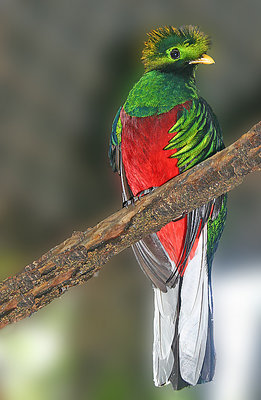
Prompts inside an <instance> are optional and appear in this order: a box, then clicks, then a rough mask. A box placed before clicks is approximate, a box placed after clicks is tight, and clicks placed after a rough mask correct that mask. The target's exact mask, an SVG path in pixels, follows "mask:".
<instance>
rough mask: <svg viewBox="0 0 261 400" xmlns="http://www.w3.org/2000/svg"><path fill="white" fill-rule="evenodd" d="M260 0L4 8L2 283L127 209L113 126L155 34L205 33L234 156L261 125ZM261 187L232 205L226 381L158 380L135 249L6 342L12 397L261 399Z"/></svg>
mask: <svg viewBox="0 0 261 400" xmlns="http://www.w3.org/2000/svg"><path fill="white" fill-rule="evenodd" d="M260 13H261V3H260V1H258V0H248V1H243V0H241V1H240V0H237V1H235V0H232V1H227V0H226V1H224V0H220V1H206V0H197V1H186V0H183V1H182V2H179V1H175V0H173V1H166V0H161V1H159V0H158V1H154V0H150V1H146V0H139V1H135V0H132V1H129V0H127V1H121V0H85V1H84V0H74V1H73V2H71V1H68V0H45V1H35V0H27V1H26V0H8V1H5V0H2V1H1V3H0V187H1V195H0V277H1V279H4V278H6V277H7V276H9V275H12V274H15V273H16V272H18V271H20V270H21V269H22V268H23V267H24V266H25V265H26V264H28V263H30V262H31V261H33V260H34V259H36V258H38V257H39V256H40V255H41V254H43V253H44V252H45V251H46V250H48V249H49V248H50V247H53V246H54V245H55V244H57V243H59V242H61V241H62V240H64V239H65V238H66V237H67V236H69V235H70V234H71V233H72V231H73V230H84V229H85V228H87V227H88V226H92V225H94V224H96V223H97V222H99V221H100V220H102V219H103V218H104V217H106V216H107V215H109V214H110V213H112V212H114V211H116V210H117V209H119V208H120V207H121V195H120V189H119V182H118V177H117V176H113V174H112V172H111V170H110V166H109V163H108V159H107V150H108V140H109V135H110V127H111V123H112V121H113V118H114V115H115V113H116V112H117V110H118V108H119V106H120V105H121V104H122V103H123V102H124V100H125V97H126V95H127V93H128V91H129V90H130V88H131V87H132V85H133V84H134V82H135V81H137V80H138V79H139V76H140V74H141V73H142V66H141V63H140V61H139V59H140V52H141V48H142V44H143V41H144V39H145V33H146V32H147V31H149V30H150V29H152V28H155V27H158V26H161V25H168V24H171V25H174V26H180V25H182V24H194V25H199V26H200V27H201V28H202V30H203V31H204V32H206V33H209V34H210V35H211V36H212V40H213V46H212V51H211V52H210V54H211V56H213V58H214V59H215V60H216V64H215V65H214V66H211V67H205V66H202V67H201V68H199V71H198V84H199V86H200V88H201V94H202V96H203V97H205V98H206V99H207V100H208V102H209V103H210V104H211V105H212V107H213V108H214V110H215V112H216V114H217V116H218V118H219V120H220V123H221V125H222V128H223V132H224V141H225V143H226V145H229V144H230V143H232V142H233V141H235V140H236V139H237V138H238V137H239V136H240V135H241V134H243V133H244V132H246V131H247V130H248V129H249V128H250V127H251V126H252V125H253V124H254V123H256V122H258V121H259V120H260V119H261V118H260V117H261V115H260V114H261V113H260V93H261V75H260V67H261V52H260V35H261V25H260ZM260 226H261V186H260V175H258V174H252V176H250V177H249V178H248V179H247V180H246V182H245V183H243V184H242V185H241V186H240V187H239V188H237V189H235V190H234V191H233V192H231V193H230V195H229V215H228V219H227V224H226V229H225V232H224V235H223V238H222V240H221V243H220V246H219V250H218V252H217V254H216V258H215V262H214V291H215V326H216V347H217V357H218V359H217V373H216V377H215V380H214V382H213V383H211V384H208V385H203V386H201V387H199V388H191V389H185V390H183V391H181V392H179V393H174V392H173V391H172V389H171V388H170V387H165V388H154V386H153V382H152V356H151V349H152V317H153V310H152V308H153V306H152V290H151V287H150V283H149V282H148V281H147V280H146V278H145V277H144V276H143V274H142V272H141V271H140V270H139V268H138V266H137V264H136V262H135V260H134V257H133V256H132V253H131V251H130V250H127V251H125V252H124V253H122V254H120V255H119V256H117V257H114V258H113V259H112V260H111V262H109V263H108V264H107V265H106V266H105V267H104V268H103V269H102V271H101V272H100V273H99V276H98V277H97V278H93V279H91V281H90V282H88V283H87V284H85V285H83V286H82V287H77V288H75V289H72V290H71V291H69V292H68V293H67V294H65V295H64V296H62V298H60V299H59V300H56V301H54V302H53V303H52V304H51V305H49V306H48V307H46V308H45V309H43V310H41V311H40V312H39V313H37V314H35V315H33V316H32V317H31V318H30V319H27V320H24V321H21V322H19V323H17V324H15V325H12V326H9V327H7V328H5V329H4V330H2V331H1V332H0V400H25V399H26V400H33V399H34V400H46V399H48V400H54V399H55V400H56V399H57V400H60V399H64V400H67V399H68V400H71V399H77V400H78V399H79V400H82V399H88V400H89V399H90V400H107V399H108V400H109V399H114V400H118V399H121V400H122V399H124V400H129V399H134V398H135V399H143V400H147V399H151V400H160V399H162V400H169V399H174V398H175V399H177V400H197V399H205V400H208V399H212V400H221V399H222V400H245V399H247V400H252V399H253V400H259V399H260V398H261V384H260V382H261V361H260V359H261V345H260V340H259V338H260V334H261V299H260V296H261V295H260V287H261V270H260V266H261V261H260V260H261V250H260V247H261V246H260V236H261V228H260Z"/></svg>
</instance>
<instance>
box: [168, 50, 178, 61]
mask: <svg viewBox="0 0 261 400" xmlns="http://www.w3.org/2000/svg"><path fill="white" fill-rule="evenodd" d="M170 57H171V58H173V60H177V58H179V57H180V52H179V50H178V49H172V50H171V52H170Z"/></svg>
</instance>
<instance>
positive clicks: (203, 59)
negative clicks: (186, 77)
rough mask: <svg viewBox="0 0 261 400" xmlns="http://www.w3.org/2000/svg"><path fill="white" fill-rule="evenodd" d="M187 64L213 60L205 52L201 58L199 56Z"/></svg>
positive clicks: (211, 61)
mask: <svg viewBox="0 0 261 400" xmlns="http://www.w3.org/2000/svg"><path fill="white" fill-rule="evenodd" d="M189 64H215V61H214V60H213V58H212V57H210V56H208V55H207V54H203V56H202V57H201V58H199V59H198V60H194V61H190V62H189Z"/></svg>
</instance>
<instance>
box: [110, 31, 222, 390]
mask: <svg viewBox="0 0 261 400" xmlns="http://www.w3.org/2000/svg"><path fill="white" fill-rule="evenodd" d="M209 46H210V39H209V37H208V36H207V35H205V34H204V33H202V32H201V31H200V30H199V28H198V27H194V26H183V27H181V28H179V29H177V28H174V27H172V26H167V27H163V28H159V29H156V30H153V31H152V32H150V33H149V34H148V40H147V42H146V43H145V47H144V49H143V54H142V61H143V63H144V66H145V73H144V75H142V77H141V78H140V80H139V81H138V82H137V83H136V84H135V85H134V87H133V88H132V89H131V91H130V93H129V94H128V97H127V100H126V102H125V103H124V105H123V106H122V107H121V108H120V109H119V111H118V113H117V115H116V117H115V120H114V122H113V128H112V134H111V141H110V150H109V156H110V162H111V165H112V168H113V170H114V171H118V173H119V174H120V177H121V182H122V191H123V202H124V205H128V204H130V203H131V202H132V201H133V199H134V198H135V197H137V196H142V195H145V194H147V193H149V192H150V191H151V190H153V188H155V187H158V186H161V185H162V184H164V183H165V182H167V181H168V180H169V179H171V178H173V177H174V176H176V175H178V174H180V173H182V172H183V171H186V170H187V169H189V168H191V167H193V166H194V165H196V164H197V163H200V162H201V161H203V160H204V159H206V158H207V157H210V156H212V155H213V154H214V153H216V152H217V151H220V150H222V149H223V148H224V144H223V141H222V133H221V130H220V127H219V124H218V121H217V118H216V116H215V114H214V113H213V111H212V109H211V107H210V106H209V105H208V103H207V102H206V101H205V100H204V99H203V98H202V97H200V96H199V92H198V89H197V87H196V83H195V70H196V67H197V65H198V64H213V63H214V60H213V59H212V58H211V57H210V56H208V55H207V54H206V52H207V51H208V49H209ZM225 219H226V196H221V197H219V198H216V199H215V200H213V201H211V202H209V203H208V204H206V205H204V206H202V207H200V208H198V209H196V210H194V211H192V212H190V213H189V214H187V215H186V216H185V217H183V218H181V219H179V220H175V221H173V222H170V223H168V224H167V225H166V226H164V227H163V228H162V229H160V230H159V231H158V232H157V233H154V234H151V235H149V236H147V237H145V238H143V239H142V240H140V241H139V242H138V243H136V244H135V245H134V246H133V251H134V254H135V256H136V258H137V260H138V262H139V264H140V266H141V268H142V270H143V271H144V272H145V274H146V275H147V276H148V278H149V279H150V280H151V281H152V284H153V288H154V295H155V296H154V298H155V314H154V344H153V374H154V382H155V385H156V386H161V385H164V384H167V383H170V382H171V383H172V385H173V388H174V389H177V390H178V389H182V388H183V387H185V386H188V385H196V384H197V383H202V382H208V381H211V380H212V378H213V375H214V369H215V350H214V344H213V304H212V290H211V277H210V275H211V265H212V260H213V256H214V253H215V251H216V249H217V245H218V241H219V239H220V236H221V233H222V231H223V227H224V223H225Z"/></svg>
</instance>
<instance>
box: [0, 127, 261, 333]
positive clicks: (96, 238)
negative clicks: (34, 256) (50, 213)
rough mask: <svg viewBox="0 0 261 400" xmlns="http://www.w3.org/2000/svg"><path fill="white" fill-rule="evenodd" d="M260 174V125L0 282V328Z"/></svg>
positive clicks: (31, 311) (40, 306)
mask: <svg viewBox="0 0 261 400" xmlns="http://www.w3.org/2000/svg"><path fill="white" fill-rule="evenodd" d="M260 169H261V122H259V123H258V124H257V125H255V126H254V127H253V128H252V129H251V130H250V131H249V132H248V133H246V134H245V135H243V136H242V137H241V138H240V139H239V140H237V141H236V142H235V143H233V144H232V145H231V146H229V147H227V148H226V149H224V150H222V151H221V152H219V153H217V154H215V155H214V156H213V157H211V158H209V159H207V160H205V161H204V162H202V163H201V164H199V165H197V166H196V167H194V168H192V169H190V170H189V171H186V172H184V173H183V174H181V175H180V176H178V177H176V178H174V179H172V180H170V181H169V182H167V183H166V184H165V185H163V186H161V187H160V188H158V189H156V190H155V191H154V192H152V193H151V194H149V195H147V196H145V197H143V198H142V199H141V200H140V201H138V202H137V203H136V204H135V206H130V207H128V208H126V209H122V210H120V211H118V212H116V213H115V214H113V215H111V216H110V217H108V218H106V219H105V220H103V221H102V222H100V223H99V224H98V225H96V226H95V227H93V228H89V229H88V230H87V231H85V232H75V233H73V235H72V236H71V237H70V238H69V239H67V240H65V241H64V242H63V243H61V244H60V245H58V246H56V247H54V248H53V249H51V250H50V251H48V252H47V253H46V254H44V255H43V256H42V257H41V258H39V260H37V261H34V262H32V263H31V264H29V265H28V266H26V267H25V268H24V269H23V270H22V271H21V272H20V273H18V274H17V275H15V276H13V277H10V278H8V279H6V280H4V281H3V282H1V283H0V328H3V327H4V326H5V325H7V324H9V323H12V322H15V321H18V320H20V319H23V318H25V317H27V316H29V315H31V314H32V313H34V312H36V311H37V310H39V309H40V308H42V307H44V306H46V305H47V304H49V303H50V302H51V301H52V300H54V299H55V298H57V297H59V296H61V295H62V294H63V293H64V292H65V291H66V290H67V289H69V288H70V287H72V286H75V285H79V284H80V283H83V282H86V281H87V280H88V279H90V278H91V277H92V276H93V275H94V274H95V272H97V271H98V270H99V269H100V268H101V267H102V265H104V264H105V263H106V262H107V261H108V260H109V259H110V258H111V257H112V256H114V255H115V254H117V253H119V252H121V251H122V250H124V249H125V248H127V247H128V246H130V245H132V244H133V243H135V242H137V241H138V240H139V239H141V238H142V237H144V236H146V235H148V234H149V233H152V232H156V231H157V230H159V229H160V228H161V227H162V226H164V225H165V224H166V223H168V222H170V221H171V220H173V219H175V218H178V217H179V216H180V215H182V214H183V213H186V212H189V211H192V210H193V209H195V208H197V207H199V206H201V205H203V204H204V203H206V202H208V201H210V200H212V199H213V198H215V197H217V196H219V195H221V194H222V193H225V192H228V191H230V190H232V189H233V188H234V187H236V186H238V185H239V184H240V183H242V181H243V179H244V177H245V176H246V175H248V174H249V173H251V172H253V171H257V170H260Z"/></svg>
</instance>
